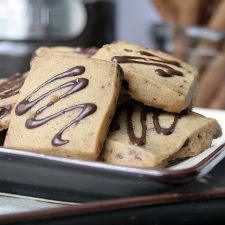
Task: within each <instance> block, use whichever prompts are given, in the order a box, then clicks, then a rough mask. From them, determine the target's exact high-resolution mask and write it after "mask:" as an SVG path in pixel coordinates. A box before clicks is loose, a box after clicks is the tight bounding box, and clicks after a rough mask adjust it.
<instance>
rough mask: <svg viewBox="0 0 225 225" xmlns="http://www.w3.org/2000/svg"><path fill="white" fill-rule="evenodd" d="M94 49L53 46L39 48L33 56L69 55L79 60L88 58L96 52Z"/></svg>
mask: <svg viewBox="0 0 225 225" xmlns="http://www.w3.org/2000/svg"><path fill="white" fill-rule="evenodd" d="M97 50H98V49H97V48H96V47H90V48H83V47H68V46H55V47H39V48H38V49H36V50H35V52H34V56H47V55H53V54H54V55H67V56H68V55H71V56H76V57H81V58H89V57H91V56H92V55H94V54H95V53H96V52H97Z"/></svg>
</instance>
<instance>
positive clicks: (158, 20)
mask: <svg viewBox="0 0 225 225" xmlns="http://www.w3.org/2000/svg"><path fill="white" fill-rule="evenodd" d="M114 40H129V41H133V42H135V43H138V44H141V45H144V46H146V47H150V48H155V49H159V50H162V51H165V52H168V53H170V54H172V55H174V56H175V57H177V58H179V59H181V60H183V61H186V62H189V63H191V64H193V65H195V66H196V67H197V68H198V70H199V73H200V90H199V96H198V101H197V104H198V106H201V107H208V108H217V109H225V100H224V99H225V50H224V48H225V44H224V43H225V41H224V40H225V0H182V1H180V0H152V1H151V0H138V1H137V0H105V1H103V0H101V1H96V0H0V75H1V77H7V76H10V75H12V74H14V73H16V72H21V73H23V72H25V71H27V70H29V61H30V58H31V56H32V54H33V52H34V50H35V49H36V48H37V47H39V46H57V45H66V46H74V47H75V46H83V47H90V46H96V47H101V46H102V45H103V44H106V43H110V42H112V41H114Z"/></svg>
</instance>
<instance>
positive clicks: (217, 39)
mask: <svg viewBox="0 0 225 225" xmlns="http://www.w3.org/2000/svg"><path fill="white" fill-rule="evenodd" d="M151 35H152V36H153V41H154V44H155V47H156V48H157V49H159V50H161V51H164V52H167V53H170V54H172V55H173V56H175V57H177V58H179V59H181V60H183V61H185V62H187V63H189V64H192V65H194V66H196V67H197V68H198V70H199V81H200V85H199V92H198V93H199V94H198V99H197V106H200V107H208V108H217V109H225V31H216V30H212V29H207V28H204V27H186V28H181V27H177V26H175V25H172V24H154V25H153V26H152V27H151Z"/></svg>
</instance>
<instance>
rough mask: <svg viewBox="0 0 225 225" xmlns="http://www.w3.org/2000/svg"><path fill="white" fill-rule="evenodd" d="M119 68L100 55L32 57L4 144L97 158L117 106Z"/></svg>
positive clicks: (52, 152) (55, 153) (78, 156)
mask: <svg viewBox="0 0 225 225" xmlns="http://www.w3.org/2000/svg"><path fill="white" fill-rule="evenodd" d="M119 71H120V70H119V67H118V65H117V64H115V63H111V62H105V61H102V60H96V59H82V58H77V57H76V58H74V57H71V56H56V55H54V56H51V57H49V56H46V57H44V56H42V57H35V58H34V59H33V63H32V66H31V70H30V72H29V76H28V77H27V79H26V81H25V83H24V86H23V87H22V89H21V94H20V96H19V100H18V102H17V104H16V106H15V110H13V112H12V121H11V123H10V127H9V129H8V133H7V136H6V140H5V143H4V146H5V147H10V148H16V149H23V150H28V151H35V152H39V153H46V154H51V155H57V156H64V157H72V158H79V159H90V160H95V159H96V158H97V157H98V156H99V153H100V151H101V149H102V145H103V142H104V141H105V137H106V134H107V131H108V126H109V123H110V121H111V118H112V114H113V113H114V110H115V107H116V102H117V98H118V95H119V90H120V83H121V77H120V75H119V74H120V73H119Z"/></svg>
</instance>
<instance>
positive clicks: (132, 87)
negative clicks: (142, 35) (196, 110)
mask: <svg viewBox="0 0 225 225" xmlns="http://www.w3.org/2000/svg"><path fill="white" fill-rule="evenodd" d="M93 58H97V59H103V60H107V61H115V62H117V63H118V64H120V66H121V68H122V70H123V73H124V82H123V86H124V88H125V89H127V92H128V93H129V94H130V95H131V97H132V98H134V99H136V100H138V101H141V102H143V103H144V104H146V105H150V106H154V107H157V108H160V109H163V110H165V111H169V112H181V111H182V110H184V109H186V108H192V105H193V104H194V103H195V99H196V95H197V77H198V76H197V70H196V69H195V68H194V67H192V66H190V65H188V64H186V63H184V62H181V61H180V60H178V59H175V58H174V57H172V56H170V55H168V54H165V53H162V52H159V51H156V50H152V49H148V48H144V47H142V46H139V45H136V44H133V43H130V42H125V41H118V42H114V43H112V44H109V45H105V46H103V47H102V48H101V49H99V50H98V51H97V53H96V54H95V55H94V56H93Z"/></svg>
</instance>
